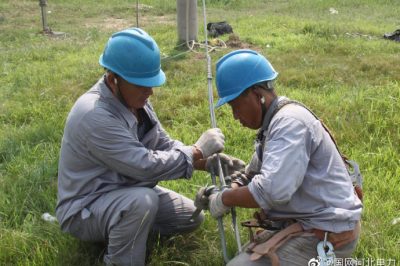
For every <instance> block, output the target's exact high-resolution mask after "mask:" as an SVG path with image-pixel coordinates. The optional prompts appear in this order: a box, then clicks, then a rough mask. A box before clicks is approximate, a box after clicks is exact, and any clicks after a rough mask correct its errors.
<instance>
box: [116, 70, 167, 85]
mask: <svg viewBox="0 0 400 266" xmlns="http://www.w3.org/2000/svg"><path fill="white" fill-rule="evenodd" d="M122 78H123V79H125V80H126V81H127V82H129V83H132V84H135V85H139V86H143V87H160V86H161V85H163V84H164V83H165V80H166V78H165V73H164V71H162V70H161V69H160V72H158V74H157V75H156V76H153V77H146V78H128V77H126V78H125V77H122Z"/></svg>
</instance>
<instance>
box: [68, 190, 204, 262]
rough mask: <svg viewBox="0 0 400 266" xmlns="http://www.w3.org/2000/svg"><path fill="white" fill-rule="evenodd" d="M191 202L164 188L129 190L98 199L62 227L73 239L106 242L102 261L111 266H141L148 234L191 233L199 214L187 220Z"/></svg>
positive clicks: (108, 194)
mask: <svg viewBox="0 0 400 266" xmlns="http://www.w3.org/2000/svg"><path fill="white" fill-rule="evenodd" d="M195 209H196V207H195V206H194V204H193V201H192V200H190V199H188V198H186V197H184V196H182V195H180V194H178V193H176V192H174V191H171V190H168V189H166V188H162V187H160V186H156V187H154V188H146V187H129V188H123V189H119V190H115V191H111V192H108V193H105V194H103V195H102V196H100V197H99V198H98V199H97V200H96V201H94V202H93V203H92V204H90V206H87V207H86V208H85V209H84V210H83V211H82V212H80V213H79V214H78V215H75V216H73V217H72V218H71V219H69V220H68V222H67V223H65V224H64V225H63V228H62V229H63V230H64V231H66V232H69V233H70V234H72V235H73V236H75V237H77V238H79V239H81V240H84V241H93V242H105V243H107V252H106V254H105V256H104V262H105V263H106V264H112V265H135V266H137V265H144V264H145V256H146V242H147V237H148V235H149V233H151V232H156V233H160V235H172V234H176V233H185V232H190V231H193V230H195V229H196V228H197V227H199V226H200V224H201V223H202V221H203V220H204V214H203V213H201V214H200V215H199V216H198V217H197V218H196V219H195V220H194V221H193V222H190V221H189V219H190V217H191V215H192V214H193V212H194V211H195Z"/></svg>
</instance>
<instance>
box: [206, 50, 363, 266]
mask: <svg viewBox="0 0 400 266" xmlns="http://www.w3.org/2000/svg"><path fill="white" fill-rule="evenodd" d="M277 76H278V73H277V72H276V71H275V70H274V69H273V67H272V66H271V64H270V63H269V61H268V60H267V59H266V58H265V57H264V56H262V55H261V54H259V53H257V52H255V51H252V50H237V51H233V52H231V53H229V54H227V55H225V56H224V57H222V58H221V59H220V60H219V61H218V63H217V70H216V84H217V89H218V94H219V101H218V103H217V106H221V105H223V104H225V103H228V104H229V105H230V106H231V108H232V112H233V116H234V118H235V119H238V120H239V121H240V123H241V124H242V125H243V126H245V127H248V128H251V129H255V130H257V129H259V133H258V137H257V142H258V144H257V145H256V152H255V153H254V155H253V158H252V160H251V162H250V164H249V165H248V166H247V167H246V171H245V172H244V173H237V174H235V175H233V176H232V179H233V181H232V184H233V185H232V188H230V189H225V190H223V191H217V192H215V193H213V194H211V195H210V196H209V209H210V212H211V214H212V216H214V217H216V218H217V217H221V216H222V215H224V214H225V213H226V212H228V211H229V209H230V207H234V206H235V207H244V208H261V210H262V213H260V214H259V215H258V216H257V217H258V219H259V222H260V223H261V224H263V223H264V225H265V224H269V225H271V227H273V228H274V229H277V232H278V233H275V235H273V233H274V232H273V231H272V232H271V235H273V236H272V237H271V238H270V239H269V240H268V237H266V238H265V242H262V241H261V242H257V243H253V244H252V246H251V247H250V248H249V251H248V252H242V253H240V254H239V255H238V256H236V257H235V258H234V259H233V260H231V261H230V262H229V263H228V265H277V264H278V263H279V262H280V265H282V266H284V265H291V266H293V265H301V266H304V265H308V262H309V261H310V260H312V259H313V258H318V256H319V255H321V254H320V253H318V251H317V246H318V244H319V242H321V241H323V240H324V238H325V237H326V241H325V242H324V243H326V244H327V243H328V242H329V244H331V246H333V248H334V253H335V255H336V258H351V254H352V252H353V251H354V249H355V248H356V244H357V242H358V238H359V233H360V218H361V211H362V203H361V201H360V199H359V198H358V197H357V195H356V193H355V190H354V187H353V184H352V180H351V177H350V174H349V172H348V170H347V167H346V163H347V162H346V161H345V160H344V159H343V158H342V156H341V154H340V152H339V151H338V148H337V146H336V143H335V141H334V139H333V137H332V136H331V135H330V133H329V131H328V130H327V129H326V128H325V126H324V125H323V124H322V123H321V122H320V121H319V120H318V119H317V117H316V116H315V115H314V114H313V113H312V112H311V111H310V110H309V109H308V108H306V107H305V106H304V105H302V104H300V103H297V102H294V101H291V100H289V99H288V98H285V97H278V96H277V94H276V92H275V90H274V87H273V80H274V79H275V78H276V77H277ZM235 184H236V185H235ZM237 185H239V187H237ZM233 187H235V188H233ZM202 191H204V189H203V190H202ZM199 192H200V193H201V191H199ZM267 227H268V226H267ZM275 232H276V231H275ZM259 240H260V239H259ZM325 248H329V247H328V245H326V246H324V251H325V252H327V249H325Z"/></svg>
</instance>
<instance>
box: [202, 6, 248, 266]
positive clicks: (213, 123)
mask: <svg viewBox="0 0 400 266" xmlns="http://www.w3.org/2000/svg"><path fill="white" fill-rule="evenodd" d="M203 18H204V21H203V22H204V35H205V47H206V58H207V85H208V105H209V109H210V118H211V126H212V127H213V128H216V127H217V121H216V119H215V110H214V96H213V90H212V72H211V57H210V55H209V53H208V36H207V16H206V3H205V0H203ZM217 164H218V171H219V181H220V185H221V188H223V187H225V186H226V182H225V177H224V172H223V170H222V166H221V160H220V158H219V155H218V154H217ZM212 178H213V182H214V180H215V175H214V174H212ZM214 185H216V184H214ZM231 212H232V224H233V226H234V231H235V239H236V243H237V245H238V250H239V252H240V251H241V250H242V245H241V243H240V234H239V229H238V226H237V222H236V211H235V208H232V210H231ZM218 229H219V232H220V236H221V247H222V254H223V257H224V261H225V263H228V262H229V258H228V255H227V248H226V239H225V231H224V225H223V220H222V217H220V218H218Z"/></svg>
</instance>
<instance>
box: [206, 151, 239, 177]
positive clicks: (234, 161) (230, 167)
mask: <svg viewBox="0 0 400 266" xmlns="http://www.w3.org/2000/svg"><path fill="white" fill-rule="evenodd" d="M218 155H219V159H220V162H221V167H222V171H223V172H224V175H225V176H228V175H232V174H233V173H235V172H236V171H244V168H245V166H246V164H245V163H244V162H243V161H242V160H240V159H238V158H235V157H233V156H229V155H227V154H225V153H219V154H218ZM205 167H206V171H207V172H209V173H214V174H218V157H217V154H214V155H213V156H210V157H208V158H207V161H206V166H205Z"/></svg>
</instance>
